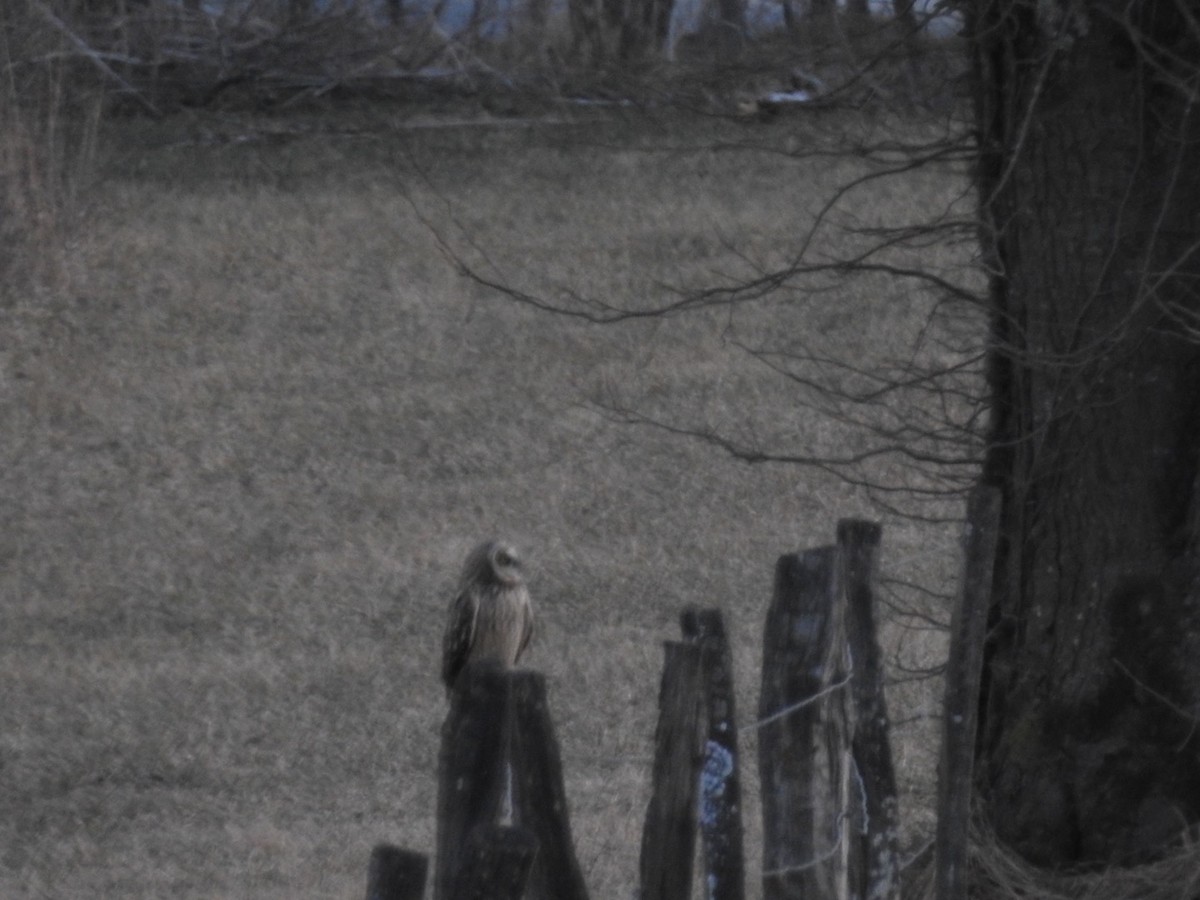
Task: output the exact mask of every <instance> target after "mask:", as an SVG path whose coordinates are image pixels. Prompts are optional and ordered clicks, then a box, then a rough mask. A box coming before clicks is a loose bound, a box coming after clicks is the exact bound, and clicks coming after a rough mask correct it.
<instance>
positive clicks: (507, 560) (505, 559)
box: [496, 550, 517, 566]
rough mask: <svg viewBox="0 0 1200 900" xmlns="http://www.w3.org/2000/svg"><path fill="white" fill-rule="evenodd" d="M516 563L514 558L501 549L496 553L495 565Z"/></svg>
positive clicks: (512, 564)
mask: <svg viewBox="0 0 1200 900" xmlns="http://www.w3.org/2000/svg"><path fill="white" fill-rule="evenodd" d="M516 564H517V561H516V560H515V559H513V558H512V557H511V556H509V555H508V554H507V553H505V552H504V551H503V550H501V551H500V552H499V553H497V554H496V565H498V566H514V565H516Z"/></svg>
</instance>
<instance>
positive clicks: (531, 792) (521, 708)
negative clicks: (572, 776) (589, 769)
mask: <svg viewBox="0 0 1200 900" xmlns="http://www.w3.org/2000/svg"><path fill="white" fill-rule="evenodd" d="M508 677H509V678H510V679H511V684H512V689H511V692H510V697H511V702H512V710H513V728H512V761H513V762H512V766H513V769H512V771H513V776H512V785H513V820H514V824H516V825H519V826H521V827H522V828H525V829H528V830H529V832H530V833H531V834H532V835H533V836H534V838H536V839H537V847H538V852H537V856H536V858H535V859H534V860H533V868H532V870H531V871H530V873H529V886H528V887H527V888H526V892H525V895H524V896H525V897H526V898H527V900H587V896H588V894H587V887H586V886H585V884H584V881H583V872H582V871H581V870H580V868H579V861H578V859H577V858H576V856H575V844H574V842H573V841H572V838H571V824H570V819H569V817H568V814H567V793H566V790H565V789H564V787H563V770H562V756H561V754H560V752H559V749H558V739H557V737H556V736H555V734H554V723H553V722H552V721H551V720H550V710H549V706H548V704H547V702H546V679H545V676H543V675H542V674H541V673H539V672H529V671H517V672H511V673H509V675H508Z"/></svg>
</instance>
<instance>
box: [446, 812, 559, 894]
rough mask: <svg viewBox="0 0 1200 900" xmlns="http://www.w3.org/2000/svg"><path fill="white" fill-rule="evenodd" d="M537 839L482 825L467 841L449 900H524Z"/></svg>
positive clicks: (523, 831)
mask: <svg viewBox="0 0 1200 900" xmlns="http://www.w3.org/2000/svg"><path fill="white" fill-rule="evenodd" d="M536 855H537V839H536V838H535V837H534V836H533V834H532V833H530V832H529V831H528V830H527V829H524V828H512V827H509V826H505V825H494V824H483V825H479V826H477V827H476V828H475V829H474V830H473V831H472V832H471V835H470V837H469V838H468V839H467V845H466V847H465V848H464V850H463V854H462V857H461V861H462V867H461V868H460V869H459V871H458V873H457V875H456V876H455V879H454V885H453V886H452V888H451V894H450V900H522V898H523V897H525V887H526V884H527V883H528V880H529V870H530V868H531V867H532V866H533V861H534V858H535V857H536Z"/></svg>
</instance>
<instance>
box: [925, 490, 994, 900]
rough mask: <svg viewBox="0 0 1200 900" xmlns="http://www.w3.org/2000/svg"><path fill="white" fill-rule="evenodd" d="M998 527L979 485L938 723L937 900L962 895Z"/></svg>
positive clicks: (971, 504)
mask: <svg viewBox="0 0 1200 900" xmlns="http://www.w3.org/2000/svg"><path fill="white" fill-rule="evenodd" d="M999 528H1000V490H999V489H998V488H995V487H988V486H985V485H979V486H978V487H976V488H975V490H973V491H972V492H971V496H970V498H969V499H968V500H967V521H966V523H965V524H964V525H963V536H962V548H963V570H962V581H961V583H960V585H959V597H958V603H957V605H956V606H955V608H954V612H953V615H952V618H951V622H950V659H949V661H948V662H947V663H946V696H945V701H944V705H945V712H944V717H943V718H944V729H945V731H944V732H943V739H942V765H941V775H940V777H939V779H938V805H937V814H938V821H937V839H936V846H937V863H936V867H935V869H934V885H935V890H936V894H935V896H936V897H937V900H962V898H964V897H966V895H967V894H966V887H967V881H966V876H967V851H968V849H969V844H968V834H969V830H970V823H971V797H972V795H973V792H974V783H973V781H974V763H975V728H976V724H977V721H978V716H979V681H980V676H981V673H982V670H983V643H984V639H985V637H986V635H987V619H988V612H989V607H990V605H991V596H992V571H993V568H994V566H995V560H996V541H997V538H998V533H999Z"/></svg>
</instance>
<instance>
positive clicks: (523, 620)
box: [442, 541, 533, 691]
mask: <svg viewBox="0 0 1200 900" xmlns="http://www.w3.org/2000/svg"><path fill="white" fill-rule="evenodd" d="M532 634H533V604H532V602H531V601H530V598H529V590H528V588H526V586H525V579H524V577H523V576H522V574H521V561H520V559H518V557H517V554H516V552H515V551H514V550H513V549H512V547H510V546H509V545H508V544H505V543H502V542H500V541H488V542H486V543H483V544H480V545H479V546H478V547H476V548H475V549H474V550H472V551H471V554H470V555H469V556H468V557H467V561H466V563H465V564H464V565H463V570H462V575H461V576H460V578H459V582H458V595H457V596H456V597H455V598H454V602H453V603H451V604H450V616H449V619H448V621H447V623H446V634H445V637H444V638H443V641H442V681H444V682H445V683H446V690H447V691H452V690H453V689H454V684H455V682H456V681H457V680H458V676H459V673H461V672H462V670H463V668H464V667H465V666H466V664H467V663H468V662H474V661H485V660H486V661H490V662H494V663H497V664H498V665H499V666H500V667H501V668H505V669H511V668H512V667H513V666H515V665H516V664H517V660H519V659H520V658H521V654H522V653H523V652H524V651H525V648H526V647H527V646H529V639H530V637H531V636H532Z"/></svg>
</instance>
